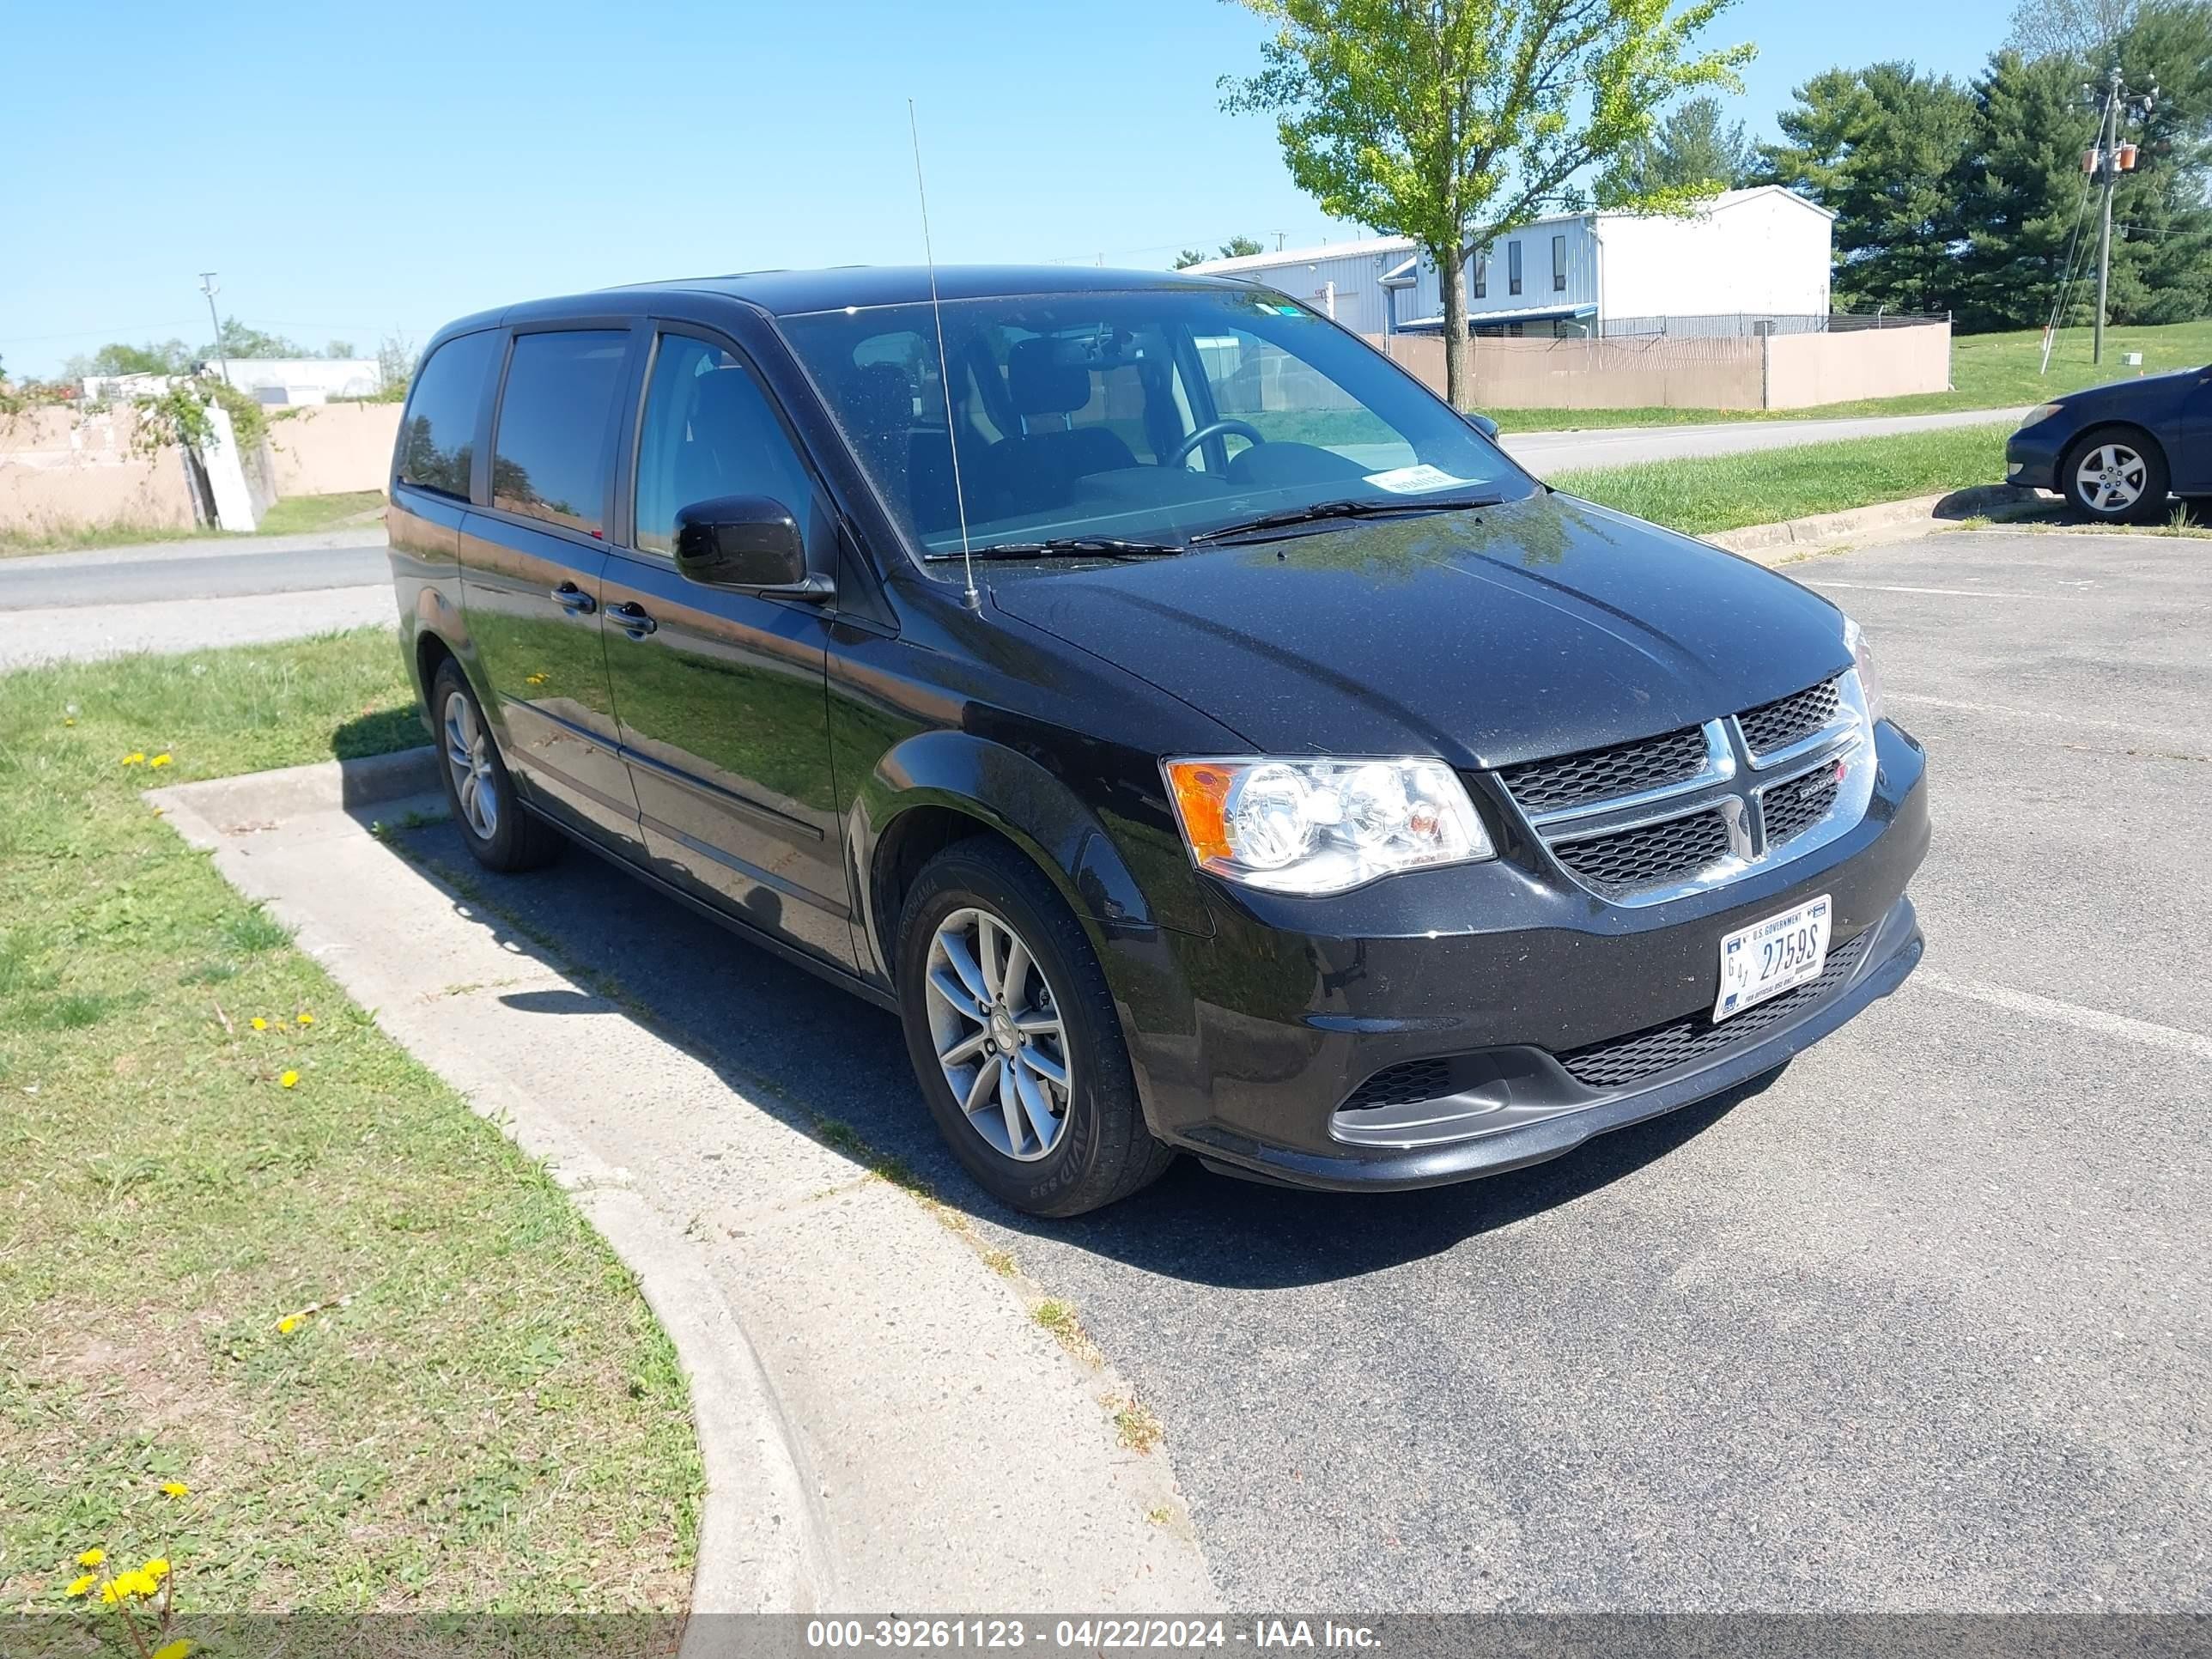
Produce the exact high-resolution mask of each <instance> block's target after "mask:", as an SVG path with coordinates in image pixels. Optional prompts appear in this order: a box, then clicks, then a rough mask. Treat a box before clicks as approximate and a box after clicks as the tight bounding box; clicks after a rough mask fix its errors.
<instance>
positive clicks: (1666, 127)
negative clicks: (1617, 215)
mask: <svg viewBox="0 0 2212 1659" xmlns="http://www.w3.org/2000/svg"><path fill="white" fill-rule="evenodd" d="M1758 172H1759V147H1758V146H1757V145H1756V144H1754V143H1752V142H1751V140H1750V139H1748V138H1747V137H1745V136H1744V131H1743V123H1742V122H1741V121H1738V122H1736V123H1735V124H1734V125H1729V126H1723V125H1722V124H1721V100H1719V99H1717V98H1711V97H1704V98H1692V99H1691V100H1689V102H1687V103H1686V104H1683V105H1680V106H1678V107H1676V108H1675V109H1674V110H1672V111H1670V112H1668V115H1667V118H1665V119H1664V120H1662V122H1660V123H1659V125H1658V127H1657V128H1656V130H1655V131H1653V132H1652V134H1651V136H1650V137H1648V138H1646V139H1644V140H1643V141H1641V142H1640V143H1635V144H1632V145H1631V146H1629V148H1628V149H1625V150H1623V151H1622V152H1621V154H1620V157H1619V158H1618V159H1617V160H1616V161H1614V162H1613V167H1612V170H1611V172H1610V173H1609V174H1608V179H1607V185H1606V189H1607V193H1608V194H1612V195H1624V196H1654V195H1657V194H1659V193H1661V192H1662V191H1667V190H1669V189H1674V188H1677V187H1681V186H1688V187H1690V188H1693V189H1712V190H1733V189H1735V187H1736V186H1737V185H1744V184H1748V183H1749V182H1750V181H1751V180H1752V179H1753V177H1754V176H1756V174H1757V173H1758Z"/></svg>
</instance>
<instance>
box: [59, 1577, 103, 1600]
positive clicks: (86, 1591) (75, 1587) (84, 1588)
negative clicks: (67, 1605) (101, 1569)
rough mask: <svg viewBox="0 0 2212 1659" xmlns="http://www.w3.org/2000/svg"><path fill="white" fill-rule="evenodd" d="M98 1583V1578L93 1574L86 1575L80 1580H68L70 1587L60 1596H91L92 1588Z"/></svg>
mask: <svg viewBox="0 0 2212 1659" xmlns="http://www.w3.org/2000/svg"><path fill="white" fill-rule="evenodd" d="M99 1582H100V1580H99V1578H98V1577H95V1576H94V1574H92V1573H87V1574H85V1576H84V1577H82V1578H72V1579H70V1587H69V1588H68V1589H65V1590H64V1591H63V1592H62V1594H63V1595H91V1594H92V1587H93V1586H94V1584H97V1583H99Z"/></svg>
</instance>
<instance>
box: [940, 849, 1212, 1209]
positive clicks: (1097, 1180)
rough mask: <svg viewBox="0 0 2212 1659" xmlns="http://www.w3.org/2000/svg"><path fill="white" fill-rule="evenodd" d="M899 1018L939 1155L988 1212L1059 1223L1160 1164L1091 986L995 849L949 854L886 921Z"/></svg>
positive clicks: (1138, 1181) (1103, 997) (1091, 970)
mask: <svg viewBox="0 0 2212 1659" xmlns="http://www.w3.org/2000/svg"><path fill="white" fill-rule="evenodd" d="M897 964H898V991H899V1012H900V1015H901V1017H902V1021H903V1023H904V1025H905V1028H906V1041H907V1053H908V1057H909V1058H910V1059H911V1060H913V1062H914V1070H915V1080H916V1081H917V1082H919V1083H920V1084H921V1092H922V1097H923V1098H924V1099H925V1100H927V1102H928V1103H929V1110H930V1115H931V1116H933V1118H935V1119H936V1120H937V1127H938V1130H939V1133H941V1134H943V1135H944V1137H945V1141H946V1143H947V1144H948V1145H949V1146H951V1148H952V1152H953V1155H954V1156H955V1157H957V1158H958V1159H959V1160H960V1162H961V1164H962V1165H963V1167H964V1168H965V1169H966V1170H968V1172H969V1174H970V1175H972V1176H975V1180H976V1182H977V1183H978V1184H979V1185H981V1187H982V1188H984V1189H985V1190H986V1191H987V1192H988V1193H989V1194H991V1195H992V1196H993V1197H994V1198H995V1199H997V1200H999V1201H1000V1203H1002V1204H1006V1205H1008V1206H1012V1208H1014V1209H1017V1210H1021V1211H1024V1212H1026V1213H1028V1214H1030V1215H1036V1216H1054V1217H1064V1216H1074V1215H1081V1214H1082V1213H1084V1212H1085V1211H1087V1210H1095V1209H1097V1208H1100V1207H1101V1206H1104V1205H1108V1204H1112V1203H1115V1202H1116V1201H1118V1200H1121V1199H1124V1198H1127V1196H1128V1195H1129V1194H1132V1193H1133V1192H1136V1191H1137V1190H1138V1189H1139V1188H1142V1187H1146V1186H1148V1185H1149V1184H1151V1183H1152V1182H1154V1181H1156V1180H1158V1178H1159V1176H1161V1175H1162V1174H1163V1173H1164V1172H1165V1170H1166V1169H1167V1167H1168V1165H1169V1164H1170V1163H1172V1162H1173V1161H1174V1158H1175V1153H1174V1151H1173V1149H1172V1148H1170V1147H1168V1146H1163V1145H1162V1144H1161V1143H1160V1142H1159V1141H1158V1140H1155V1139H1153V1138H1152V1133H1151V1132H1150V1131H1149V1130H1148V1129H1147V1128H1146V1127H1145V1115H1144V1110H1143V1109H1142V1107H1141V1106H1139V1103H1138V1100H1137V1087H1136V1080H1135V1078H1134V1076H1133V1073H1132V1072H1131V1070H1130V1066H1129V1055H1128V1050H1127V1048H1126V1047H1125V1046H1124V1044H1123V1042H1122V1038H1121V1022H1120V1020H1119V1019H1118V1018H1117V1017H1116V1016H1115V1010H1114V1000H1113V996H1112V994H1111V993H1110V992H1109V990H1108V988H1107V985H1106V975H1105V972H1104V970H1103V969H1101V968H1100V966H1099V965H1098V958H1097V956H1096V954H1095V953H1094V952H1093V951H1091V942H1090V940H1089V939H1087V938H1085V935H1084V932H1083V929H1082V927H1080V926H1079V925H1078V923H1077V921H1076V920H1075V917H1074V916H1073V915H1072V914H1071V913H1070V912H1069V910H1068V908H1067V906H1066V904H1065V903H1063V902H1061V900H1060V895H1059V894H1058V892H1056V891H1055V890H1054V888H1053V886H1052V884H1051V883H1050V882H1048V881H1047V880H1046V879H1045V878H1044V876H1043V874H1042V872H1039V871H1038V870H1037V869H1036V866H1034V865H1032V864H1030V861H1029V860H1027V859H1025V858H1024V857H1022V855H1021V854H1018V853H1017V852H1016V851H1014V850H1013V849H1012V848H1010V847H1008V846H1006V844H1005V843H1004V842H998V841H993V840H990V839H988V838H979V839H976V840H974V841H966V842H960V843H959V844H957V846H954V847H951V848H947V849H946V850H945V851H944V852H942V853H940V854H938V855H937V856H936V857H935V858H933V859H932V860H930V861H929V863H928V864H927V866H924V867H923V869H922V872H921V875H920V876H919V877H918V878H916V879H915V884H914V888H913V890H912V891H911V892H909V893H908V896H907V900H906V903H905V906H904V908H902V912H901V915H900V920H899V933H898V952H897Z"/></svg>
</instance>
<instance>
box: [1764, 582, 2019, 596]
mask: <svg viewBox="0 0 2212 1659" xmlns="http://www.w3.org/2000/svg"><path fill="white" fill-rule="evenodd" d="M1805 586H1808V587H1850V588H1857V589H1859V590H1861V591H1862V592H1868V593H1940V594H1942V596H1943V597H1944V598H1946V599H2052V598H2055V597H2057V596H2056V595H2053V594H2050V593H2014V592H2007V591H2006V590H2004V589H2002V588H1996V587H1905V586H1901V585H1899V584H1898V583H1895V582H1816V581H1812V580H1808V581H1807V582H1806V583H1805Z"/></svg>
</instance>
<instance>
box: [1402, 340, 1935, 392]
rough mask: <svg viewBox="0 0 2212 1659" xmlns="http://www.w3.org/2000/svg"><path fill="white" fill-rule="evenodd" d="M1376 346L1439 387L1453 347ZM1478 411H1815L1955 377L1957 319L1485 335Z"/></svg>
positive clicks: (1478, 365)
mask: <svg viewBox="0 0 2212 1659" xmlns="http://www.w3.org/2000/svg"><path fill="white" fill-rule="evenodd" d="M1369 343H1370V344H1371V345H1373V346H1374V347H1375V348H1376V349H1377V350H1379V351H1381V352H1383V354H1384V355H1385V356H1388V357H1389V358H1390V359H1391V360H1392V361H1393V362H1396V363H1398V364H1399V365H1401V367H1402V368H1407V369H1409V370H1411V371H1412V372H1413V374H1415V375H1417V376H1418V377H1419V379H1420V380H1422V382H1423V383H1424V384H1425V385H1426V386H1428V387H1429V388H1430V389H1431V391H1434V392H1437V393H1439V394H1441V393H1442V392H1443V388H1444V343H1443V339H1442V338H1441V337H1438V336H1436V335H1431V334H1393V335H1387V336H1370V337H1369ZM1468 346H1469V348H1470V349H1471V351H1472V354H1473V368H1474V404H1475V407H1477V408H1478V409H1485V408H1487V409H1644V408H1656V409H1809V408H1812V407H1814V406H1815V405H1817V404H1832V403H1845V402H1849V401H1851V400H1853V399H1855V398H1894V397H1902V396H1904V395H1905V394H1907V393H1909V392H1941V391H1942V390H1943V389H1944V388H1945V387H1946V386H1948V385H1949V384H1950V378H1951V328H1950V325H1949V324H1948V323H1938V324H1929V325H1921V326H1917V327H1912V328H1890V329H1857V330H1853V331H1850V332H1847V333H1836V334H1773V335H1766V336H1762V337H1746V338H1741V339H1708V338H1685V337H1672V338H1669V337H1659V338H1650V339H1645V338H1638V339H1613V340H1554V339H1543V338H1530V339H1519V340H1510V339H1509V340H1498V339H1477V340H1471V341H1469V342H1468Z"/></svg>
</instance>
